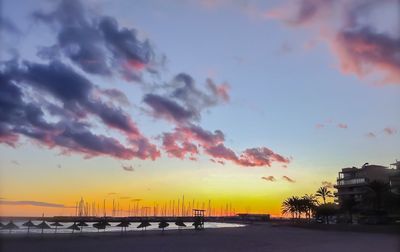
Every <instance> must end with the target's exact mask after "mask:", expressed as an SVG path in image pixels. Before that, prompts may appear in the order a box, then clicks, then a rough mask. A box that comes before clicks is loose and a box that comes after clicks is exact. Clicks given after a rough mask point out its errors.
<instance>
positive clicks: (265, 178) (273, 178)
mask: <svg viewBox="0 0 400 252" xmlns="http://www.w3.org/2000/svg"><path fill="white" fill-rule="evenodd" d="M261 179H264V180H266V181H271V182H275V181H276V179H275V177H274V176H268V177H261Z"/></svg>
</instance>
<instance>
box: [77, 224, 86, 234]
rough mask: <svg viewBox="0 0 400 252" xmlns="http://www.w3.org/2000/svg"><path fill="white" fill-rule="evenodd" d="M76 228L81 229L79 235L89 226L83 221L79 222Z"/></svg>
mask: <svg viewBox="0 0 400 252" xmlns="http://www.w3.org/2000/svg"><path fill="white" fill-rule="evenodd" d="M77 226H79V227H81V233H82V230H83V227H87V226H89V225H88V224H87V223H86V222H84V221H80V222H79V223H78V225H77Z"/></svg>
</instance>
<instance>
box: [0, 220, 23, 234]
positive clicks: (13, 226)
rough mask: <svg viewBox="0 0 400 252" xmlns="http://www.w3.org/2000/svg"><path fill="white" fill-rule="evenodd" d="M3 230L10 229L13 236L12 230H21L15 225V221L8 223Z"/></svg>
mask: <svg viewBox="0 0 400 252" xmlns="http://www.w3.org/2000/svg"><path fill="white" fill-rule="evenodd" d="M1 229H8V230H9V231H10V234H11V230H13V229H19V227H18V226H17V225H15V224H14V222H13V221H10V222H9V223H7V225H4V226H3V227H2V228H1Z"/></svg>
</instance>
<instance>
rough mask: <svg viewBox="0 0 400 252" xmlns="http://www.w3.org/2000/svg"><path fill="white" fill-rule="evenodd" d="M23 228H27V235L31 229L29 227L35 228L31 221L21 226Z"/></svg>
mask: <svg viewBox="0 0 400 252" xmlns="http://www.w3.org/2000/svg"><path fill="white" fill-rule="evenodd" d="M22 226H23V227H28V234H29V230H30V229H31V227H36V225H35V224H33V222H32V221H31V220H29V221H27V222H25V223H24V224H22Z"/></svg>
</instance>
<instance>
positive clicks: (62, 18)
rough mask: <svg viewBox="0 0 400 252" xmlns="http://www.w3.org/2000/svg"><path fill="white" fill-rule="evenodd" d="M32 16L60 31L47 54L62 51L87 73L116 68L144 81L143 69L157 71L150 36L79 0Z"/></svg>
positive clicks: (111, 71) (109, 72)
mask: <svg viewBox="0 0 400 252" xmlns="http://www.w3.org/2000/svg"><path fill="white" fill-rule="evenodd" d="M33 16H34V18H35V19H36V20H38V21H40V22H42V23H44V24H47V25H49V26H50V27H51V28H53V29H55V30H56V31H57V42H56V44H54V45H50V46H48V47H43V48H42V52H47V53H45V55H47V57H49V56H50V57H56V56H57V55H58V52H61V53H62V54H63V55H64V56H65V57H67V58H69V59H70V60H71V61H72V62H73V63H74V64H75V65H77V66H78V67H80V68H81V69H82V70H84V71H85V72H87V73H90V74H97V75H103V76H109V75H112V74H114V71H117V72H118V73H119V74H120V75H121V76H122V77H124V78H125V79H126V80H128V81H141V72H142V71H143V70H146V69H147V70H148V71H149V72H155V71H156V69H155V67H156V65H157V62H156V61H155V57H154V53H153V48H152V47H151V46H150V43H149V42H148V41H147V40H144V41H141V40H140V39H139V38H138V37H137V35H136V31H135V30H133V29H128V28H121V27H119V25H118V22H117V20H116V19H114V18H113V17H108V16H98V15H96V13H94V12H91V11H89V10H88V9H87V8H86V7H85V6H84V5H82V4H81V2H80V1H78V0H62V1H60V2H59V5H57V6H56V7H55V8H54V10H53V11H51V12H43V11H36V12H35V13H34V14H33ZM48 52H51V53H48ZM42 55H43V54H42Z"/></svg>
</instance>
